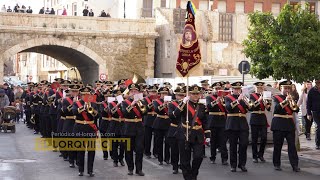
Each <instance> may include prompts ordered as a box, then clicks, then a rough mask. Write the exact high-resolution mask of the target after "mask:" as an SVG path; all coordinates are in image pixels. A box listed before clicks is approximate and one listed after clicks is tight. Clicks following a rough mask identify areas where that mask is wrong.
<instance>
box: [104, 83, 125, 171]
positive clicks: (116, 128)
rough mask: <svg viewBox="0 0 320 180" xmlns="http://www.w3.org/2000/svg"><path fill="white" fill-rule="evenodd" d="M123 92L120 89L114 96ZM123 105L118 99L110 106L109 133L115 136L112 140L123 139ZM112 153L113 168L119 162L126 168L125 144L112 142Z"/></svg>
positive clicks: (115, 91) (114, 92)
mask: <svg viewBox="0 0 320 180" xmlns="http://www.w3.org/2000/svg"><path fill="white" fill-rule="evenodd" d="M122 93H123V92H121V90H120V89H118V90H114V91H113V94H114V96H115V97H116V96H119V95H121V96H122V95H123V94H122ZM120 105H121V103H120V102H118V100H117V99H116V100H115V101H112V102H110V103H109V104H108V109H109V111H110V115H111V121H110V123H109V127H108V133H109V134H113V136H112V137H111V138H121V137H122V134H123V126H124V122H123V120H124V116H123V113H122V111H121V107H120ZM111 145H112V151H111V157H112V160H113V166H114V167H118V162H119V163H120V165H121V166H124V165H125V164H124V161H123V158H124V151H125V149H124V143H123V142H120V141H113V142H112V144H111Z"/></svg>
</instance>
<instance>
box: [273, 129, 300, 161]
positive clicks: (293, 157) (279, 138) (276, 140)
mask: <svg viewBox="0 0 320 180" xmlns="http://www.w3.org/2000/svg"><path fill="white" fill-rule="evenodd" d="M295 136H296V134H295V131H273V144H274V150H273V165H274V166H281V150H282V145H283V142H284V139H286V140H287V143H288V156H289V161H290V164H291V166H292V167H294V166H298V162H299V158H298V154H297V150H296V145H295Z"/></svg>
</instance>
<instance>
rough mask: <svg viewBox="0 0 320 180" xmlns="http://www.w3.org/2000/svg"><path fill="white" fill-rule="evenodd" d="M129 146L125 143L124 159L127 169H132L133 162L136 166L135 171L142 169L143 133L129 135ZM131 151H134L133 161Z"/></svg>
mask: <svg viewBox="0 0 320 180" xmlns="http://www.w3.org/2000/svg"><path fill="white" fill-rule="evenodd" d="M127 138H130V148H128V146H127V143H125V145H126V146H125V159H126V163H127V166H128V170H129V171H133V169H134V164H135V166H136V172H139V171H142V159H143V148H144V147H143V145H144V134H143V132H142V133H138V134H136V136H129V137H127ZM133 151H135V153H136V154H135V161H133Z"/></svg>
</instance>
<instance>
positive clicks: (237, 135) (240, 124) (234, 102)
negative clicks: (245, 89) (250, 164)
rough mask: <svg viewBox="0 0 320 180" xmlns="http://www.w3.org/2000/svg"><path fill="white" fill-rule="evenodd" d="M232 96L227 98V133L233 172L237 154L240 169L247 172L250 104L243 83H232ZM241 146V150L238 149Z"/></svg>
mask: <svg viewBox="0 0 320 180" xmlns="http://www.w3.org/2000/svg"><path fill="white" fill-rule="evenodd" d="M231 85H232V94H231V95H227V96H226V97H225V103H226V109H227V120H226V131H227V133H228V138H229V142H230V165H231V172H236V167H237V153H239V156H238V158H239V162H238V168H240V169H241V170H242V171H243V172H247V171H248V170H247V168H246V166H245V165H246V162H247V147H248V144H249V125H248V122H247V118H246V113H247V111H248V109H249V108H250V106H251V105H250V104H249V103H250V102H249V100H248V98H247V97H245V95H243V94H241V87H242V86H243V84H242V82H235V83H232V84H231ZM238 144H239V148H238Z"/></svg>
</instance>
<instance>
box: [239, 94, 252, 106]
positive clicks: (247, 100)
mask: <svg viewBox="0 0 320 180" xmlns="http://www.w3.org/2000/svg"><path fill="white" fill-rule="evenodd" d="M242 100H243V101H244V102H245V103H246V104H247V106H248V107H249V108H251V107H253V106H254V105H253V102H252V101H251V100H250V99H249V98H248V97H247V96H246V95H243V98H242Z"/></svg>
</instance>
